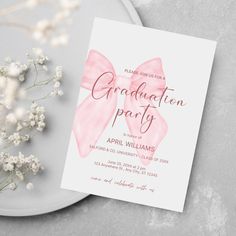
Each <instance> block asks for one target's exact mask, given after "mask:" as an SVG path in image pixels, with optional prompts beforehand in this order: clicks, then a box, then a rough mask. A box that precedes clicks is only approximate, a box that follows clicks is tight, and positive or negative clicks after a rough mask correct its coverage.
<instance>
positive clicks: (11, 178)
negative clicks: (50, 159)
mask: <svg viewBox="0 0 236 236" xmlns="http://www.w3.org/2000/svg"><path fill="white" fill-rule="evenodd" d="M43 168H44V167H43V166H42V164H41V163H40V161H39V160H38V158H36V157H34V156H33V155H30V156H24V155H23V154H22V153H21V152H19V154H18V155H17V156H13V155H10V154H9V153H6V152H1V153H0V170H1V171H3V172H4V173H5V174H6V175H7V177H6V178H5V179H4V180H3V181H2V182H1V183H0V192H1V191H3V190H6V189H11V190H15V189H16V188H17V184H18V182H21V181H24V180H25V178H26V176H28V175H29V174H33V175H36V174H37V173H38V172H39V171H41V170H43ZM29 186H30V189H32V186H33V184H32V183H30V182H28V183H27V184H26V188H27V189H29Z"/></svg>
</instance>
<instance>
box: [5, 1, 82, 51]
mask: <svg viewBox="0 0 236 236" xmlns="http://www.w3.org/2000/svg"><path fill="white" fill-rule="evenodd" d="M40 5H45V6H48V7H49V8H55V13H54V14H52V16H51V15H50V17H47V18H43V19H39V20H38V21H37V22H35V23H34V25H29V23H28V22H27V23H24V22H22V23H20V22H19V21H9V19H8V18H7V16H8V15H10V14H11V16H14V13H15V12H18V11H22V10H25V11H34V10H37V7H38V6H40ZM79 6H80V2H79V0H59V1H50V0H26V1H20V2H19V1H16V2H15V3H12V4H10V5H8V6H7V7H5V8H4V7H3V8H1V9H0V17H1V21H0V25H4V26H9V27H17V28H20V29H22V30H26V31H27V32H28V33H30V34H31V36H32V37H33V39H35V40H37V41H38V42H40V43H47V42H49V43H50V44H51V45H52V46H54V47H57V46H63V45H66V44H67V43H68V40H69V33H68V30H67V28H68V25H69V24H71V23H72V14H73V13H74V12H75V11H76V10H77V9H78V8H79ZM4 17H6V20H5V21H4ZM13 19H14V18H13Z"/></svg>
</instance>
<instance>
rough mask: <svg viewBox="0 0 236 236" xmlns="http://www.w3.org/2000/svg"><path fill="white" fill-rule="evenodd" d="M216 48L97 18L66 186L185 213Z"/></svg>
mask: <svg viewBox="0 0 236 236" xmlns="http://www.w3.org/2000/svg"><path fill="white" fill-rule="evenodd" d="M215 48H216V42H214V41H210V40H205V39H200V38H195V37H190V36H185V35H181V34H176V33H170V32H165V31H160V30H156V29H150V28H145V27H142V26H136V25H130V24H126V23H121V22H116V21H111V20H106V19H101V18H96V19H95V20H94V25H93V29H92V34H91V39H90V45H89V49H88V54H87V58H86V59H85V66H84V74H83V76H82V78H81V88H80V93H79V99H78V105H77V108H76V110H75V117H74V122H73V128H72V132H71V137H70V143H69V147H68V153H67V158H66V162H65V169H64V174H63V179H62V184H61V187H62V188H65V189H70V190H76V191H79V192H84V193H90V194H95V195H99V196H105V197H110V198H115V199H120V200H124V201H129V202H133V203H139V204H143V205H149V206H154V207H160V208H164V209H169V210H174V211H178V212H182V211H183V208H184V202H185V197H186V192H187V187H188V182H189V176H190V172H191V166H192V162H193V157H194V151H195V147H196V143H197V137H198V132H199V127H200V122H201V117H202V112H203V107H204V102H205V97H206V93H207V87H208V82H209V78H210V73H211V68H212V63H213V58H214V53H215Z"/></svg>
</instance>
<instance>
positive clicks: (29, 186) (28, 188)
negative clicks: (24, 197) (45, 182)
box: [26, 183, 34, 190]
mask: <svg viewBox="0 0 236 236" xmlns="http://www.w3.org/2000/svg"><path fill="white" fill-rule="evenodd" d="M33 188H34V185H33V184H32V183H28V184H27V185H26V189H27V190H32V189H33Z"/></svg>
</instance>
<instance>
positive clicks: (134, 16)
mask: <svg viewBox="0 0 236 236" xmlns="http://www.w3.org/2000/svg"><path fill="white" fill-rule="evenodd" d="M120 1H121V3H122V5H123V6H124V8H125V9H126V11H127V13H128V15H129V17H130V19H131V21H132V22H133V24H136V25H143V24H142V21H141V19H140V17H139V15H138V13H137V11H136V9H135V7H134V6H133V4H132V2H131V1H130V0H120ZM89 195H90V194H86V193H78V194H75V195H73V197H71V198H69V199H66V200H65V201H63V204H62V203H58V202H57V203H55V204H53V205H50V207H47V208H40V209H38V208H27V209H26V208H22V209H19V210H16V209H7V210H6V209H1V208H0V216H8V217H27V216H37V215H43V214H47V213H51V212H55V211H58V210H61V209H64V208H66V207H69V206H71V205H73V204H75V203H77V202H79V201H81V200H82V199H84V198H86V197H87V196H89Z"/></svg>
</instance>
